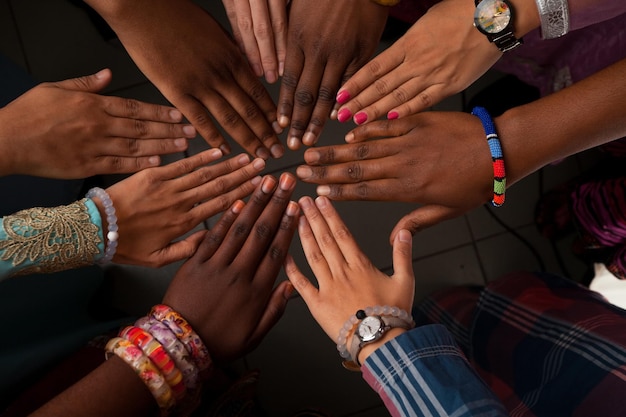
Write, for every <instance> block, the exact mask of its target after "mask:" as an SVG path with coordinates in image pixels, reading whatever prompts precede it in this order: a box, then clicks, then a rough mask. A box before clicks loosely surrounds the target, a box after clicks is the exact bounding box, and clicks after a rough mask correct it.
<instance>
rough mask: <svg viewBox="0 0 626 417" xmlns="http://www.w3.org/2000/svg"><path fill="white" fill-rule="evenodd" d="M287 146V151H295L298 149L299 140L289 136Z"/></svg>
mask: <svg viewBox="0 0 626 417" xmlns="http://www.w3.org/2000/svg"><path fill="white" fill-rule="evenodd" d="M287 146H288V147H289V149H291V150H293V151H295V150H296V149H298V148H299V147H300V139H298V138H297V137H295V136H290V137H289V139H287Z"/></svg>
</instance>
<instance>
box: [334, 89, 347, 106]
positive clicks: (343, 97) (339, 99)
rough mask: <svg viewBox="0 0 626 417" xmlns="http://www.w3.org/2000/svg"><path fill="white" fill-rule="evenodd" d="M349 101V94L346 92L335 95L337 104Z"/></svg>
mask: <svg viewBox="0 0 626 417" xmlns="http://www.w3.org/2000/svg"><path fill="white" fill-rule="evenodd" d="M348 100H350V93H349V92H348V91H347V90H343V91H340V92H338V93H337V103H339V104H343V103H345V102H346V101H348Z"/></svg>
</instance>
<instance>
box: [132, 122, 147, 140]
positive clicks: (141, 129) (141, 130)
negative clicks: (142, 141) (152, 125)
mask: <svg viewBox="0 0 626 417" xmlns="http://www.w3.org/2000/svg"><path fill="white" fill-rule="evenodd" d="M134 125H135V132H136V134H137V137H140V138H142V137H146V136H148V125H147V123H146V122H144V121H143V120H137V119H135V123H134Z"/></svg>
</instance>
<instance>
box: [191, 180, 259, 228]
mask: <svg viewBox="0 0 626 417" xmlns="http://www.w3.org/2000/svg"><path fill="white" fill-rule="evenodd" d="M261 180H262V178H261V177H259V176H257V177H254V178H252V179H251V180H249V181H245V182H244V183H242V184H241V185H239V186H237V187H235V188H233V189H232V190H230V191H228V192H224V193H222V194H217V195H215V196H214V197H213V198H210V199H209V200H208V201H205V202H204V203H200V204H198V205H196V206H195V207H194V208H193V209H191V216H192V218H198V219H207V218H209V217H212V216H215V215H216V214H218V213H221V212H222V211H224V210H226V209H227V208H228V207H229V206H230V205H231V204H232V203H233V202H234V201H235V200H237V199H240V198H245V197H247V196H249V195H250V194H252V192H253V191H254V190H255V188H256V187H257V186H258V185H259V184H260V183H261ZM208 186H209V184H207V185H205V186H204V187H208ZM210 191H213V190H212V189H211V190H210ZM207 194H208V193H207ZM201 195H202V194H201ZM192 201H193V200H192Z"/></svg>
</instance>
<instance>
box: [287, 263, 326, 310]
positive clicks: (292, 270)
mask: <svg viewBox="0 0 626 417" xmlns="http://www.w3.org/2000/svg"><path fill="white" fill-rule="evenodd" d="M284 267H285V273H286V274H287V278H289V282H291V284H292V285H293V287H294V288H295V290H296V291H298V294H300V296H301V297H302V299H303V300H304V302H305V303H306V305H309V303H311V302H312V301H313V298H314V297H315V296H316V295H317V294H318V292H319V290H318V289H317V288H315V286H314V285H313V284H311V281H309V279H308V278H307V277H306V276H305V275H304V274H303V273H302V272H301V271H300V268H298V265H296V262H295V261H294V260H293V258H292V256H291V255H289V254H288V255H287V257H286V258H285V262H284Z"/></svg>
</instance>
